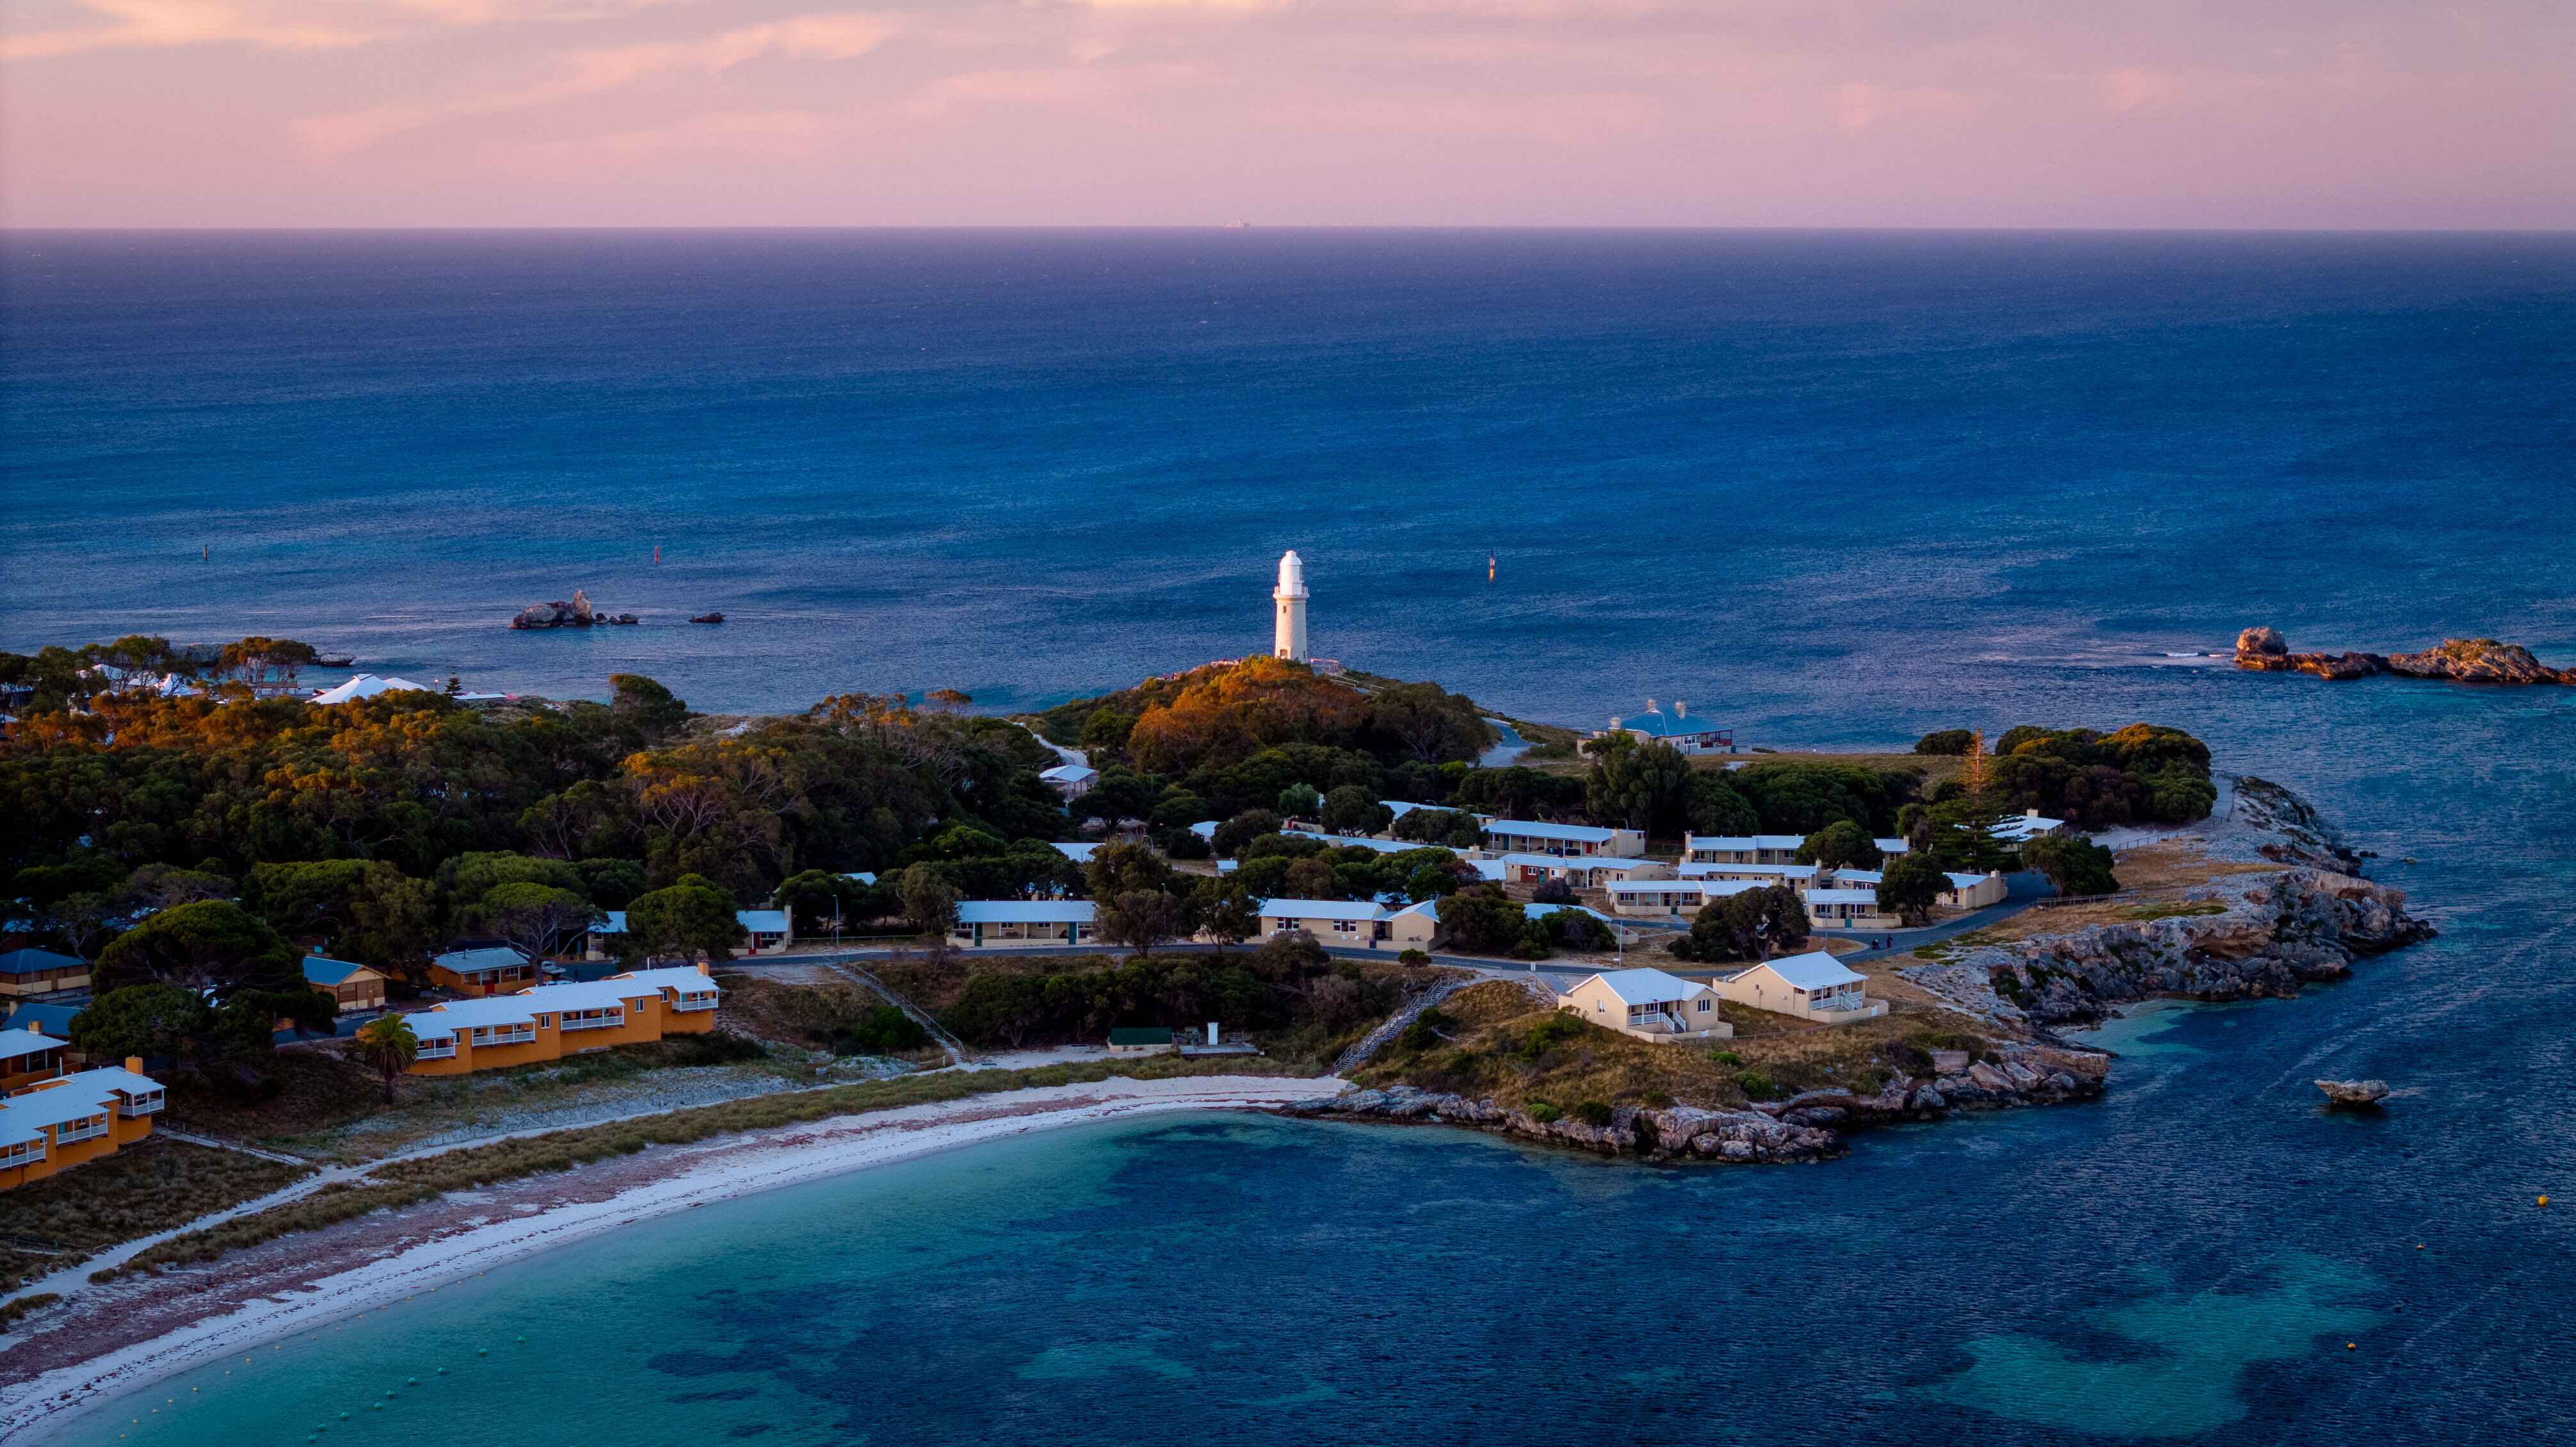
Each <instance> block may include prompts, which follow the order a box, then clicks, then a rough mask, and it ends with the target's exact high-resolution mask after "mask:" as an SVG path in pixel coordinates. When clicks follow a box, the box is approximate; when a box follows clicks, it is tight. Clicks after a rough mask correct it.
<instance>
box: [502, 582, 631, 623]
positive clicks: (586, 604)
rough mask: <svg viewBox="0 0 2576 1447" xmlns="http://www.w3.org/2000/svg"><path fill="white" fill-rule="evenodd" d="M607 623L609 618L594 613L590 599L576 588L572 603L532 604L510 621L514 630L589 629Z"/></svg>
mask: <svg viewBox="0 0 2576 1447" xmlns="http://www.w3.org/2000/svg"><path fill="white" fill-rule="evenodd" d="M607 621H608V616H607V615H606V614H604V613H596V612H593V611H592V610H591V606H590V599H589V597H588V596H587V595H585V594H584V593H583V592H582V591H581V590H580V589H579V588H575V589H574V590H573V593H572V601H571V602H569V603H567V602H564V601H563V600H561V599H557V600H555V601H554V602H551V603H531V604H529V605H528V606H527V607H525V608H522V609H520V610H519V616H517V617H516V618H513V619H511V620H510V626H511V627H513V628H587V627H589V626H591V625H592V624H594V623H605V622H607Z"/></svg>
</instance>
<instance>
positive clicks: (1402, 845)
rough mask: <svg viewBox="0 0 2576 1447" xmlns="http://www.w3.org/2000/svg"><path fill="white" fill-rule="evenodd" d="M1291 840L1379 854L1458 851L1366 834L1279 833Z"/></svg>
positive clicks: (1298, 830)
mask: <svg viewBox="0 0 2576 1447" xmlns="http://www.w3.org/2000/svg"><path fill="white" fill-rule="evenodd" d="M1279 832H1280V833H1282V834H1285V835H1287V836H1288V837H1289V838H1291V839H1317V840H1321V841H1323V842H1324V843H1326V844H1330V845H1332V846H1333V847H1334V848H1336V849H1368V850H1374V851H1375V852H1377V853H1379V854H1410V853H1412V852H1413V851H1414V850H1416V849H1437V850H1439V851H1440V852H1442V853H1443V854H1455V853H1457V852H1458V851H1457V850H1455V849H1452V848H1450V847H1449V846H1448V845H1446V844H1411V843H1407V842H1406V841H1404V840H1401V839H1371V838H1369V837H1368V836H1366V835H1364V834H1317V833H1314V832H1312V831H1310V830H1305V829H1282V830H1280V831H1279Z"/></svg>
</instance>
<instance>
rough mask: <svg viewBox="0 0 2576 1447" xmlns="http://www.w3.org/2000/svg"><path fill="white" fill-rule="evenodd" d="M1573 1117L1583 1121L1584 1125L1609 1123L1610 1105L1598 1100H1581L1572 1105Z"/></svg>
mask: <svg viewBox="0 0 2576 1447" xmlns="http://www.w3.org/2000/svg"><path fill="white" fill-rule="evenodd" d="M1574 1118H1575V1119H1576V1120H1579V1121H1581V1122H1583V1123H1584V1124H1585V1125H1591V1126H1604V1125H1608V1124H1609V1123H1610V1107H1609V1106H1608V1105H1607V1104H1605V1103H1603V1102H1601V1101H1598V1100H1587V1101H1583V1102H1580V1103H1578V1104H1577V1105H1576V1106H1575V1107H1574Z"/></svg>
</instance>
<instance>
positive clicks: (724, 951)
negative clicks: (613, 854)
mask: <svg viewBox="0 0 2576 1447" xmlns="http://www.w3.org/2000/svg"><path fill="white" fill-rule="evenodd" d="M741 941H742V923H741V921H739V920H737V919H735V918H734V914H733V898H732V896H730V895H728V894H726V893H725V892H724V891H723V890H721V889H718V888H716V887H715V886H714V885H712V884H710V883H708V882H707V881H706V880H705V879H703V878H701V877H699V876H697V875H694V874H684V875H682V876H681V877H680V882H679V883H677V884H674V885H672V886H671V887H670V888H668V889H657V890H654V891H653V892H652V893H650V894H642V895H638V896H636V897H635V899H634V900H633V902H631V903H629V904H628V905H627V906H626V947H625V949H624V950H622V951H620V953H621V955H623V957H625V958H627V959H652V958H654V957H655V956H659V955H682V956H686V955H693V954H698V953H701V952H703V953H704V954H705V955H706V957H707V958H708V959H710V960H729V959H732V958H733V947H734V946H735V945H736V944H739V943H741Z"/></svg>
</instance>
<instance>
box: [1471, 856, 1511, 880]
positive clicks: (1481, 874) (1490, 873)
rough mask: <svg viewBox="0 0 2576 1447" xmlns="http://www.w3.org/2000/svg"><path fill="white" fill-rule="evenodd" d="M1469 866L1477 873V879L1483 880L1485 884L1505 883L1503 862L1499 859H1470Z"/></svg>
mask: <svg viewBox="0 0 2576 1447" xmlns="http://www.w3.org/2000/svg"><path fill="white" fill-rule="evenodd" d="M1467 864H1468V866H1469V867H1470V868H1472V869H1474V870H1475V871H1476V877H1477V878H1478V879H1480V880H1483V881H1484V882H1485V883H1487V884H1500V883H1502V882H1503V861H1501V860H1499V859H1470V860H1468V861H1467Z"/></svg>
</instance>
